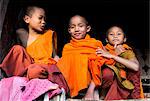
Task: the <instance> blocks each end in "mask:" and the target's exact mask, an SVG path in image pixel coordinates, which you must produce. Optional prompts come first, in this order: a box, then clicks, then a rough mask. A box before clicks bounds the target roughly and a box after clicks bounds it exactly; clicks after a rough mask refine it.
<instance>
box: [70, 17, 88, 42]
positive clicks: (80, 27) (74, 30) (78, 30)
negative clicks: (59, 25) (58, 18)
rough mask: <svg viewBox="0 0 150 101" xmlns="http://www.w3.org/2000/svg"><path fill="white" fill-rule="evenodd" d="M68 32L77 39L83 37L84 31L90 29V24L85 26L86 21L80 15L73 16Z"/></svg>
mask: <svg viewBox="0 0 150 101" xmlns="http://www.w3.org/2000/svg"><path fill="white" fill-rule="evenodd" d="M68 31H69V33H70V34H71V36H72V37H73V38H75V39H77V40H80V39H84V38H85V36H86V33H87V32H89V31H90V26H87V24H86V21H85V19H84V18H82V17H81V16H74V17H72V18H71V20H70V24H69V28H68Z"/></svg>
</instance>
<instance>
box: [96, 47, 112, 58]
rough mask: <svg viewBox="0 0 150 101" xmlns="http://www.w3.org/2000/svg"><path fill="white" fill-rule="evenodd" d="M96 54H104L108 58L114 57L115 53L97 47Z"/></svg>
mask: <svg viewBox="0 0 150 101" xmlns="http://www.w3.org/2000/svg"><path fill="white" fill-rule="evenodd" d="M96 54H97V55H98V56H103V57H106V58H113V55H112V54H110V53H109V52H108V51H106V50H103V49H101V48H99V47H98V48H97V50H96Z"/></svg>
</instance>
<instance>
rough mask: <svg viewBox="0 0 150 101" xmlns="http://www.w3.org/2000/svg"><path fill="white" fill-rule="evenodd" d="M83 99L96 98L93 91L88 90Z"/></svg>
mask: <svg viewBox="0 0 150 101" xmlns="http://www.w3.org/2000/svg"><path fill="white" fill-rule="evenodd" d="M83 99H84V100H94V96H93V93H92V92H91V93H90V92H87V93H86V95H85V96H84V98H83Z"/></svg>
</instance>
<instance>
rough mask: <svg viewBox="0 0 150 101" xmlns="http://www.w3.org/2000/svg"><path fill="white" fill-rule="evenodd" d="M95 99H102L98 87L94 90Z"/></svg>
mask: <svg viewBox="0 0 150 101" xmlns="http://www.w3.org/2000/svg"><path fill="white" fill-rule="evenodd" d="M94 100H96V101H99V100H100V99H99V92H98V90H97V89H96V90H95V91H94Z"/></svg>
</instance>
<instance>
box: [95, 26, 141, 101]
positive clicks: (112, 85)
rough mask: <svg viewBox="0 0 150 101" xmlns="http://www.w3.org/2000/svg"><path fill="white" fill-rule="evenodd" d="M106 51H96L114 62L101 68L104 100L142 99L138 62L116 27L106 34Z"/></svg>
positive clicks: (119, 29) (123, 35) (120, 31)
mask: <svg viewBox="0 0 150 101" xmlns="http://www.w3.org/2000/svg"><path fill="white" fill-rule="evenodd" d="M106 41H107V42H108V44H107V45H106V46H105V48H106V50H107V51H106V50H102V49H99V48H98V49H97V51H96V52H97V54H98V55H100V56H103V57H106V58H111V59H114V60H115V61H116V63H115V64H114V65H106V66H105V67H103V68H102V70H101V71H102V81H103V82H102V87H101V88H102V93H103V94H104V92H105V95H103V96H104V99H105V100H121V99H131V98H132V99H138V98H143V89H142V85H141V81H140V71H139V62H138V60H137V59H136V56H135V54H134V52H133V50H132V48H130V47H129V46H128V45H127V44H125V42H126V37H125V34H124V32H123V30H122V29H121V28H120V27H118V26H113V27H111V28H110V29H109V30H108V32H107V38H106Z"/></svg>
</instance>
